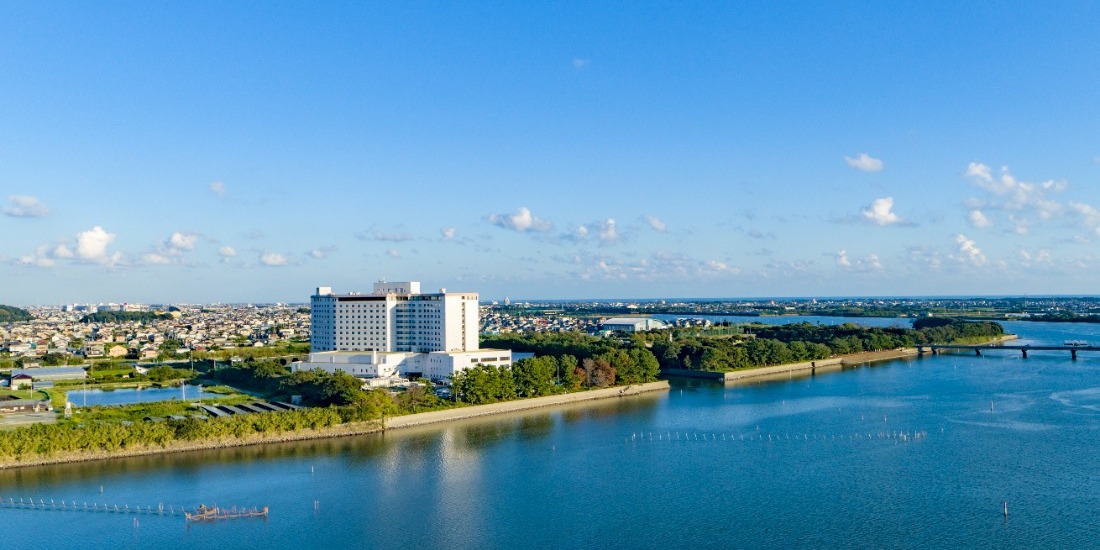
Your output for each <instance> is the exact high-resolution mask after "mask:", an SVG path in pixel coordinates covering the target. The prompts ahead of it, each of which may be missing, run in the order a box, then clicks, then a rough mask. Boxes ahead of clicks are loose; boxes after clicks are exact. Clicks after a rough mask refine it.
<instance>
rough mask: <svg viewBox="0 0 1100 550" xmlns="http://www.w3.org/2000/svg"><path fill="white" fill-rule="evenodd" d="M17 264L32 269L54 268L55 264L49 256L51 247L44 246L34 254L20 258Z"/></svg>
mask: <svg viewBox="0 0 1100 550" xmlns="http://www.w3.org/2000/svg"><path fill="white" fill-rule="evenodd" d="M16 263H17V264H19V265H26V266H32V267H53V265H54V263H55V262H54V260H53V258H51V257H50V255H49V247H48V246H46V245H42V246H39V247H38V248H37V249H36V250H35V251H34V254H28V255H26V256H20V257H19V259H18V260H16Z"/></svg>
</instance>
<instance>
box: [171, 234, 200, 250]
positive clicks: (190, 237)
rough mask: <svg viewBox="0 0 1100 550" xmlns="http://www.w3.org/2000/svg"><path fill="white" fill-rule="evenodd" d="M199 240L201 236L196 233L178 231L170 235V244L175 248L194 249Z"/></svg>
mask: <svg viewBox="0 0 1100 550" xmlns="http://www.w3.org/2000/svg"><path fill="white" fill-rule="evenodd" d="M198 242H199V236H198V235H196V234H194V233H181V232H179V231H176V232H175V233H172V236H171V237H168V246H169V247H171V248H173V249H175V250H181V251H182V250H194V249H195V244H197V243H198Z"/></svg>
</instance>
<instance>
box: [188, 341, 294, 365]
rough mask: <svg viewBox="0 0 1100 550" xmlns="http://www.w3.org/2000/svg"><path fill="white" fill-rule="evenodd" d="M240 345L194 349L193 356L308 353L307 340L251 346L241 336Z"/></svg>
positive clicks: (219, 357) (220, 357) (222, 358)
mask: <svg viewBox="0 0 1100 550" xmlns="http://www.w3.org/2000/svg"><path fill="white" fill-rule="evenodd" d="M238 345H240V346H244V347H237V348H227V349H217V350H210V351H196V352H195V353H194V358H195V359H196V360H198V359H203V360H205V359H210V360H214V361H228V360H229V359H230V358H231V357H241V358H248V357H252V358H255V359H261V358H268V357H284V356H304V355H308V354H309V342H308V341H303V342H298V341H287V342H279V343H278V344H275V345H271V346H263V347H259V348H256V347H251V344H250V343H249V340H248V339H247V338H243V337H242V338H241V340H239V344H238Z"/></svg>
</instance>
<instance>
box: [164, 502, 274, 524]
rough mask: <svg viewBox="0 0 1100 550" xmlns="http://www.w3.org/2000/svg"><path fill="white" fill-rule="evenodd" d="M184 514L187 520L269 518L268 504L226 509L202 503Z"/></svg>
mask: <svg viewBox="0 0 1100 550" xmlns="http://www.w3.org/2000/svg"><path fill="white" fill-rule="evenodd" d="M184 516H186V517H187V521H217V520H220V519H239V518H267V506H264V507H263V508H260V509H256V508H249V509H242V510H238V509H236V508H233V509H231V510H225V509H221V508H218V507H217V506H207V505H205V504H200V505H199V507H198V508H196V509H195V511H194V512H184Z"/></svg>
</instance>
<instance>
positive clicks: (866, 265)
mask: <svg viewBox="0 0 1100 550" xmlns="http://www.w3.org/2000/svg"><path fill="white" fill-rule="evenodd" d="M836 265H837V267H840V268H843V269H846V270H849V271H882V261H881V260H879V257H878V254H868V255H867V257H866V258H856V259H855V260H853V259H852V258H849V257H848V251H847V250H838V251H837V253H836Z"/></svg>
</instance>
